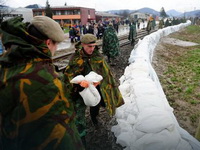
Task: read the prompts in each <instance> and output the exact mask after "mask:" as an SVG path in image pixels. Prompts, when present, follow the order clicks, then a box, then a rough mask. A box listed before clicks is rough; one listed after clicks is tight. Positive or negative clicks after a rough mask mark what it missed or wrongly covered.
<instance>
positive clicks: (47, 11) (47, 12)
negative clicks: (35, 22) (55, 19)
mask: <svg viewBox="0 0 200 150" xmlns="http://www.w3.org/2000/svg"><path fill="white" fill-rule="evenodd" d="M45 15H46V16H48V17H50V18H52V16H53V12H52V10H51V7H50V4H49V1H48V0H47V2H46V7H45Z"/></svg>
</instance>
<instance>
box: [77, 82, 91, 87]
mask: <svg viewBox="0 0 200 150" xmlns="http://www.w3.org/2000/svg"><path fill="white" fill-rule="evenodd" d="M79 85H80V86H81V87H84V88H87V87H89V82H88V81H86V80H83V81H81V82H80V83H79Z"/></svg>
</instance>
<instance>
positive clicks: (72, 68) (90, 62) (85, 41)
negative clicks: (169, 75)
mask: <svg viewBox="0 0 200 150" xmlns="http://www.w3.org/2000/svg"><path fill="white" fill-rule="evenodd" d="M96 40H97V38H96V37H95V36H94V35H92V34H85V35H84V36H83V37H82V39H81V42H80V43H78V44H77V45H76V51H75V54H74V55H73V56H72V57H71V59H70V61H69V64H68V66H67V67H66V69H65V71H64V74H65V76H64V77H65V81H66V82H67V83H68V82H70V81H71V80H72V79H73V78H74V77H76V76H78V75H83V76H85V75H87V74H88V73H90V72H91V71H94V72H96V73H97V74H99V75H101V76H102V77H103V80H102V81H101V83H94V85H95V86H96V88H97V90H98V92H99V93H100V96H101V101H100V102H99V104H97V105H96V106H94V107H90V115H91V120H92V122H93V124H94V125H95V126H96V125H98V120H97V118H96V117H97V115H98V114H99V109H100V106H103V107H106V109H107V111H108V113H109V114H110V115H111V116H112V115H114V114H115V110H116V108H117V107H119V106H121V105H122V104H123V103H124V101H123V99H122V96H121V93H120V91H119V89H118V87H117V84H116V82H115V79H114V77H113V74H112V72H111V70H110V68H109V66H108V64H107V63H106V61H105V59H104V57H103V56H102V55H101V54H100V52H99V51H98V47H97V46H96ZM88 84H89V83H88V82H85V81H84V82H80V85H77V84H72V86H71V95H72V96H73V99H74V103H75V109H76V112H77V120H76V124H77V126H78V130H79V134H80V136H81V137H82V141H83V142H84V143H85V145H86V142H85V135H86V118H85V110H86V105H85V104H84V101H83V98H82V97H81V96H80V94H79V92H81V91H82V90H83V89H84V88H87V87H88Z"/></svg>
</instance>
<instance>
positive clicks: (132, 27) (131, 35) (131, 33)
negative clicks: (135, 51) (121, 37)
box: [128, 22, 137, 46]
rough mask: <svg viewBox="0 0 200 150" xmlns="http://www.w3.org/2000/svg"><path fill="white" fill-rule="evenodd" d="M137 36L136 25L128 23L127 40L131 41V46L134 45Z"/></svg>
mask: <svg viewBox="0 0 200 150" xmlns="http://www.w3.org/2000/svg"><path fill="white" fill-rule="evenodd" d="M136 36H137V31H136V25H135V23H134V22H132V23H130V30H129V35H128V40H129V41H131V45H132V46H134V45H135V38H136Z"/></svg>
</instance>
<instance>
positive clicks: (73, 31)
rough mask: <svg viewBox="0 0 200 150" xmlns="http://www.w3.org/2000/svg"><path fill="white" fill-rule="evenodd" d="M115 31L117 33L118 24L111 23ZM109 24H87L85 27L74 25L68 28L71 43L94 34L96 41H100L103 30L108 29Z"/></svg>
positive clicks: (116, 22)
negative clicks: (88, 34) (82, 36)
mask: <svg viewBox="0 0 200 150" xmlns="http://www.w3.org/2000/svg"><path fill="white" fill-rule="evenodd" d="M112 24H113V27H114V29H115V31H116V32H117V33H118V31H119V25H120V23H119V22H118V21H112ZM108 25H109V22H99V23H94V22H88V23H87V24H86V25H81V24H75V25H73V26H69V38H70V41H71V43H74V42H78V41H80V36H81V35H85V34H87V33H90V34H94V35H95V36H96V37H97V39H102V37H103V34H104V31H105V29H106V28H107V27H108Z"/></svg>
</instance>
